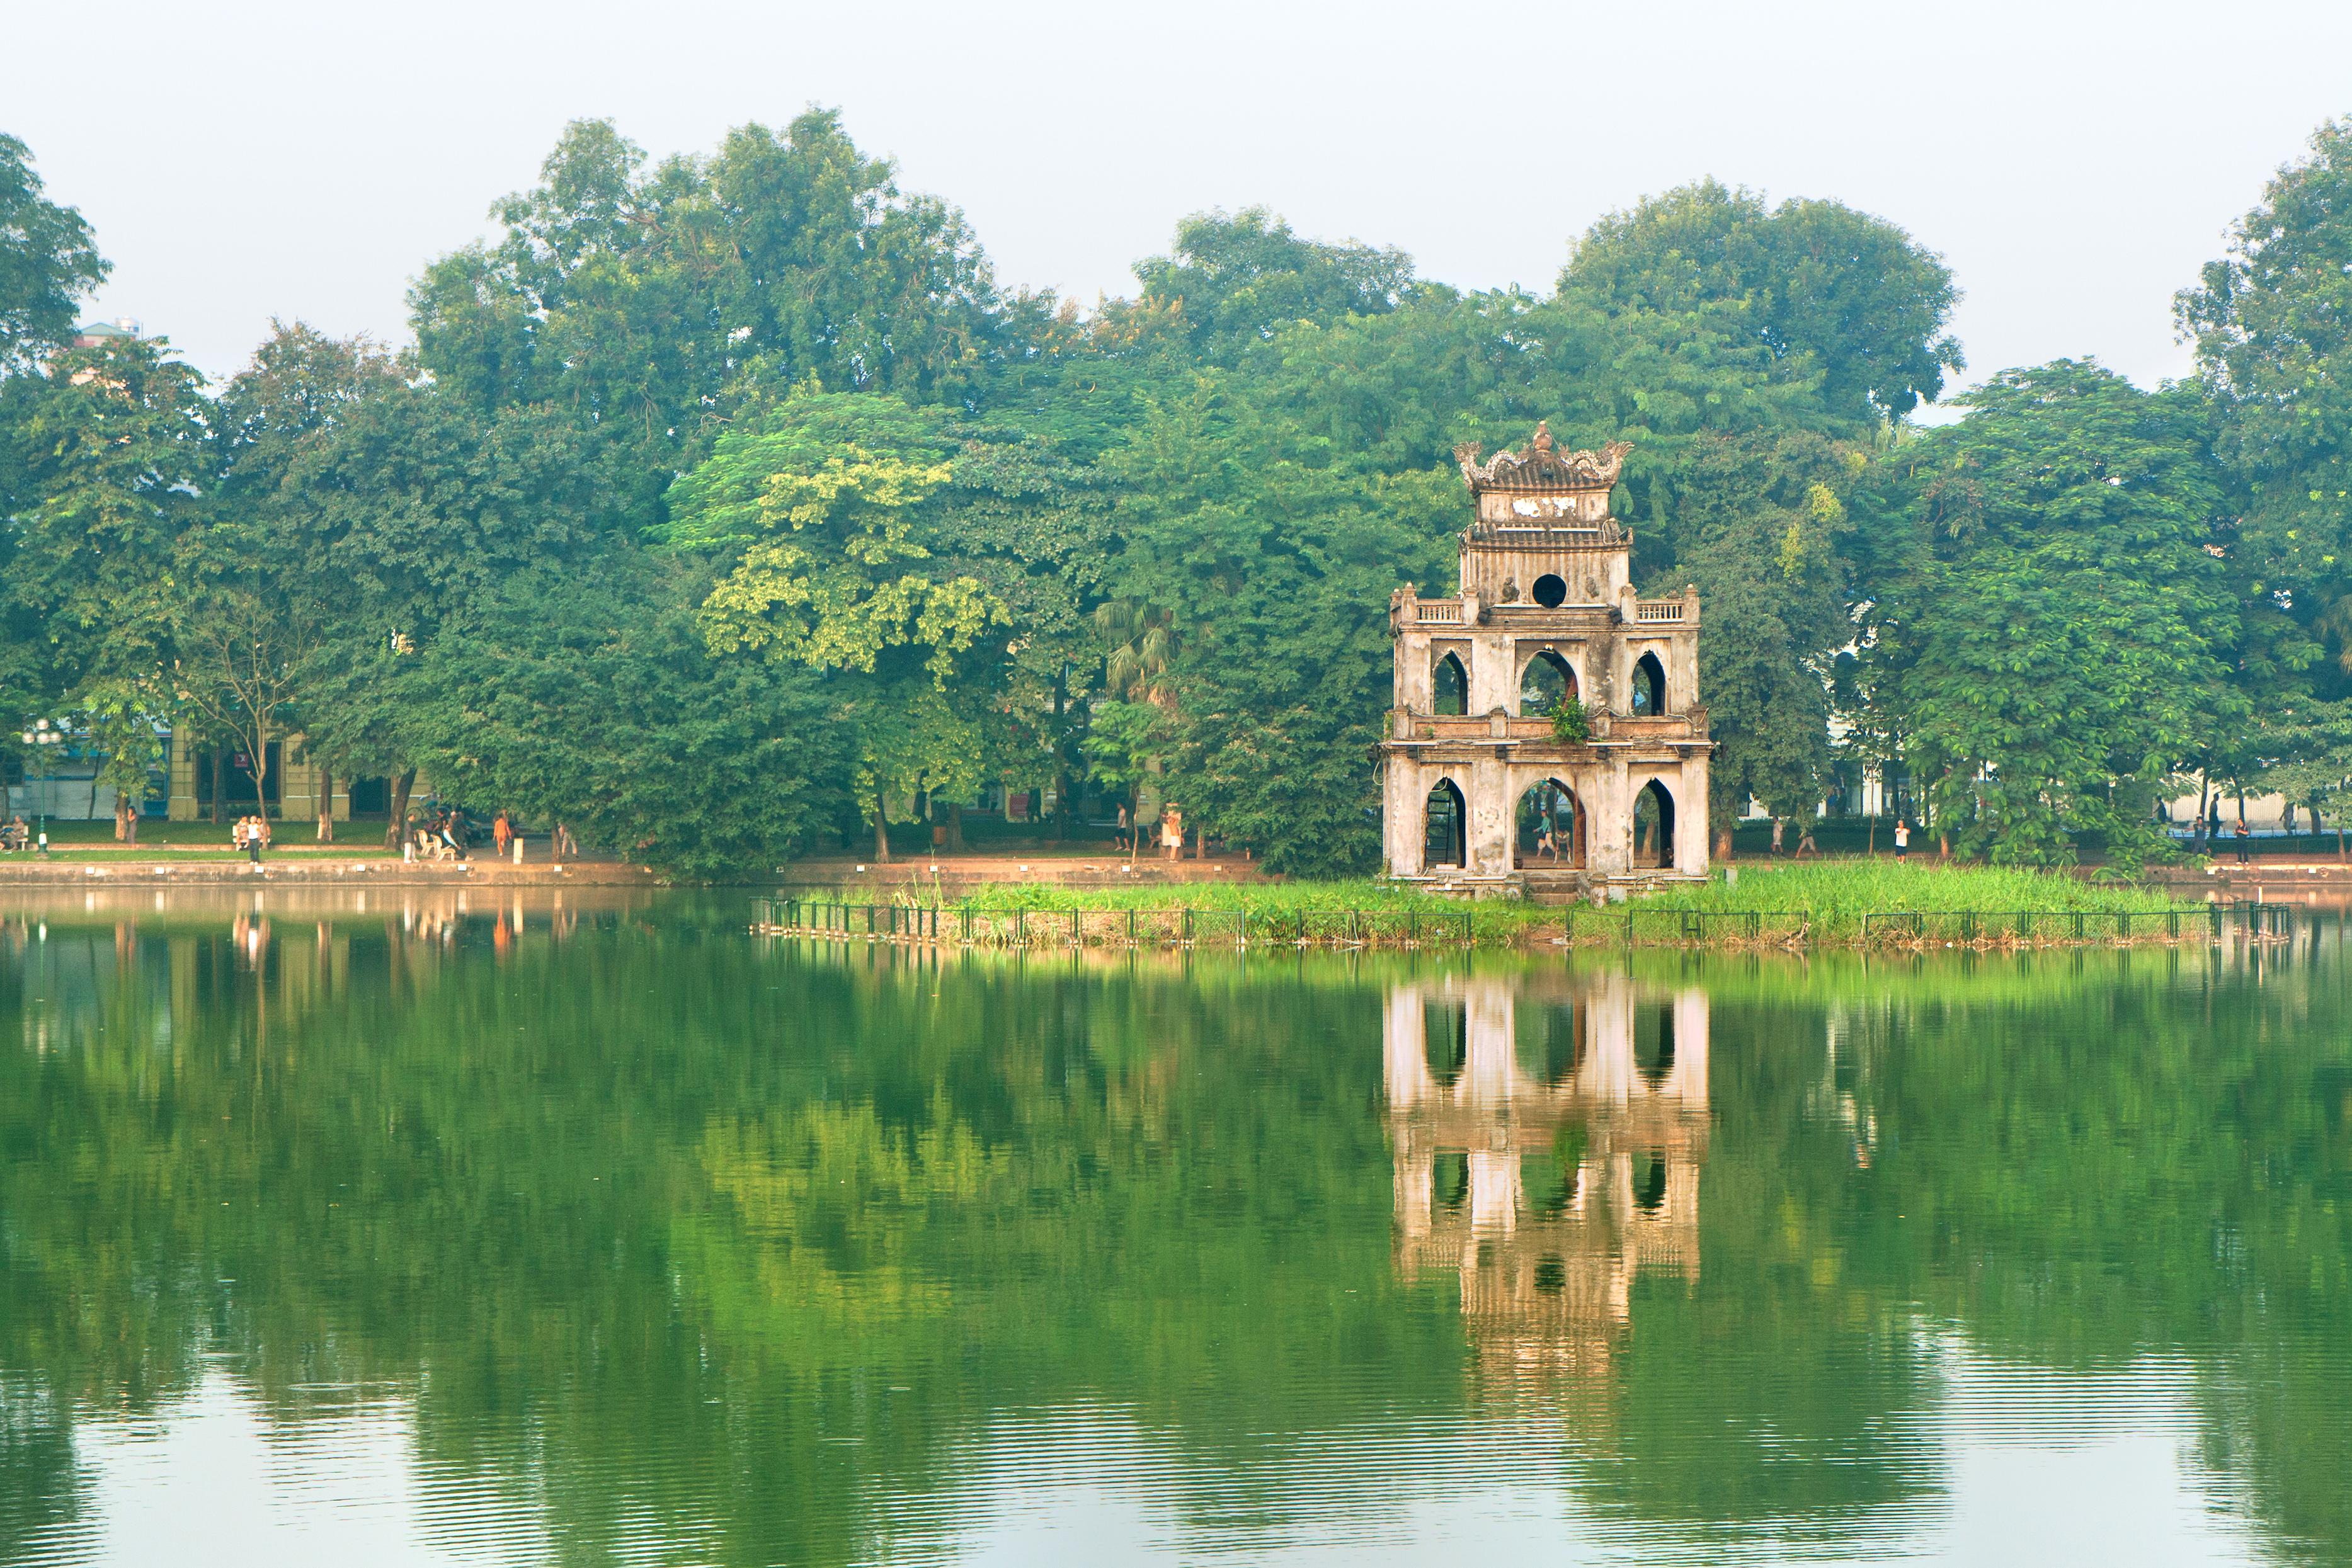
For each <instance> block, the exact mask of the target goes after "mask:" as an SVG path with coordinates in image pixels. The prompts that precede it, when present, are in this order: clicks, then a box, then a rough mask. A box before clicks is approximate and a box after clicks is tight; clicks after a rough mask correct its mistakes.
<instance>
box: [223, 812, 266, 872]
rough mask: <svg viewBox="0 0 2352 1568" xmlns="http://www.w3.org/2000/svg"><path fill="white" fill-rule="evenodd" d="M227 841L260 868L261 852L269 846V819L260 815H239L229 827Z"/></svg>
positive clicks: (255, 867)
mask: <svg viewBox="0 0 2352 1568" xmlns="http://www.w3.org/2000/svg"><path fill="white" fill-rule="evenodd" d="M228 841H229V842H230V843H231V844H233V845H235V846H236V850H237V852H239V853H240V854H242V855H244V856H245V857H246V859H247V860H248V861H250V862H253V867H254V869H255V870H256V871H258V870H260V869H261V852H262V851H264V850H266V849H268V847H269V819H268V818H267V817H262V816H251V817H239V818H238V819H237V820H236V822H235V823H234V824H233V825H232V826H231V827H230V828H229V831H228Z"/></svg>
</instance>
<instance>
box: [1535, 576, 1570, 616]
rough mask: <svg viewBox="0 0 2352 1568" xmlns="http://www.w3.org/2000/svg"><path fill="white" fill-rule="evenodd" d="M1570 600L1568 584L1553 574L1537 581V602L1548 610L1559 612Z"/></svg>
mask: <svg viewBox="0 0 2352 1568" xmlns="http://www.w3.org/2000/svg"><path fill="white" fill-rule="evenodd" d="M1567 598H1568V584H1567V583H1565V582H1563V581H1561V580H1559V577H1557V576H1555V575H1554V574H1553V573H1551V572H1549V571H1548V572H1545V573H1544V574H1543V575H1542V576H1541V577H1539V578H1537V579H1536V602H1537V603H1538V604H1540V605H1542V606H1543V607H1544V608H1545V609H1546V610H1557V609H1559V607H1560V603H1561V601H1564V600H1566V599H1567Z"/></svg>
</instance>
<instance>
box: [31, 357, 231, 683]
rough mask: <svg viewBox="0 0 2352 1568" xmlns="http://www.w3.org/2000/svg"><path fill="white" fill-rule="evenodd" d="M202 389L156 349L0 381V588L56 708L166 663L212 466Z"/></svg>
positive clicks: (67, 360) (182, 365) (71, 362)
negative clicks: (0, 513) (1, 542)
mask: <svg viewBox="0 0 2352 1568" xmlns="http://www.w3.org/2000/svg"><path fill="white" fill-rule="evenodd" d="M203 393H204V382H203V378H202V377H200V376H199V375H198V374H197V373H196V371H194V369H193V368H191V367H190V366H189V365H188V364H187V363H186V362H185V361H181V360H179V359H176V358H174V357H173V355H172V353H171V351H170V347H169V345H168V344H166V343H164V342H163V340H160V339H130V340H110V341H109V342H107V343H104V344H102V345H100V346H99V347H97V348H92V349H74V350H67V351H65V352H64V353H62V354H60V355H58V356H57V357H56V358H55V359H54V360H52V361H50V363H49V364H48V366H47V368H46V370H44V371H41V372H39V373H34V374H26V375H19V376H10V377H8V378H6V380H5V381H0V444H5V454H0V495H5V512H6V515H7V518H8V521H9V525H10V527H9V530H8V533H9V538H8V540H7V546H8V548H7V553H6V556H5V564H0V579H5V587H6V591H7V595H8V598H9V601H10V604H11V613H12V619H13V620H14V621H15V622H16V625H17V627H18V628H19V629H20V634H23V635H25V636H26V637H27V639H28V640H29V641H30V642H31V643H32V646H33V650H34V652H33V653H31V655H30V660H31V662H32V663H34V664H37V671H38V673H37V674H30V673H29V672H28V673H27V674H26V676H25V677H23V678H24V679H26V681H27V682H28V683H29V684H30V685H33V686H35V687H36V688H37V689H38V690H40V691H42V692H44V693H46V694H47V695H48V698H49V700H52V701H57V702H64V701H67V700H68V699H69V695H70V694H72V693H75V692H77V691H80V690H83V689H85V688H86V687H90V686H91V685H93V684H94V683H100V682H109V681H129V682H138V681H144V680H150V679H152V678H153V677H154V676H155V675H156V674H157V673H158V672H159V671H160V670H161V669H162V668H163V666H164V664H166V663H167V662H168V660H169V658H170V652H171V622H172V613H173V598H174V593H175V587H174V583H175V578H174V570H175V559H174V553H175V551H176V549H177V548H178V541H179V538H180V536H181V534H182V532H183V531H184V529H185V528H189V527H191V526H193V524H194V521H195V519H196V517H197V516H198V514H199V512H200V510H201V508H202V507H203V506H204V505H205V500H204V497H205V496H206V495H208V493H209V491H210V488H211V486H212V483H213V480H214V477H215V456H214V453H213V451H212V448H211V443H210V440H209V435H208V428H209V421H210V417H211V413H212V408H211V405H210V404H209V402H207V401H206V400H205V397H204V395H203Z"/></svg>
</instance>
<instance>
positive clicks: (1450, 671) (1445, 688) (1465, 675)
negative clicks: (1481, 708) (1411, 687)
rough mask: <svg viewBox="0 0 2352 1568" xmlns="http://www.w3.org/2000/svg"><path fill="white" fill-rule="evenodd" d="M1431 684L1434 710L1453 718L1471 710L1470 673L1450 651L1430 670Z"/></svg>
mask: <svg viewBox="0 0 2352 1568" xmlns="http://www.w3.org/2000/svg"><path fill="white" fill-rule="evenodd" d="M1429 685H1430V689H1431V694H1432V700H1433V704H1434V706H1433V711H1434V712H1436V713H1438V714H1440V715H1443V716H1448V717H1453V718H1459V717H1461V716H1463V715H1464V714H1466V713H1468V712H1469V711H1470V674H1469V672H1468V671H1466V670H1465V669H1463V667H1462V661H1461V660H1460V659H1458V658H1455V657H1454V655H1453V654H1451V653H1448V654H1446V655H1445V656H1444V658H1442V659H1440V660H1438V661H1437V667H1436V668H1435V669H1434V670H1433V671H1431V672H1430V679H1429Z"/></svg>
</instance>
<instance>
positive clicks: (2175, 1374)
mask: <svg viewBox="0 0 2352 1568" xmlns="http://www.w3.org/2000/svg"><path fill="white" fill-rule="evenodd" d="M116 896H118V897H121V899H122V902H121V904H120V906H119V907H118V906H115V905H110V904H107V903H105V902H103V900H102V899H101V898H100V896H99V895H96V894H93V895H91V896H90V897H89V898H83V897H81V896H79V895H76V896H74V897H73V898H72V899H70V900H69V901H68V902H62V903H58V904H51V905H49V906H47V908H46V909H44V908H43V907H41V906H38V905H26V904H19V905H16V906H13V907H10V908H8V909H6V910H5V911H0V915H5V923H4V924H0V1014H5V1026H4V1027H5V1035H0V1040H5V1044H0V1270H5V1272H0V1561H5V1562H7V1563H20V1562H35V1563H49V1562H61V1563H70V1562H85V1561H95V1562H119V1563H159V1562H178V1563H188V1562H220V1563H239V1564H248V1565H249V1564H257V1563H333V1564H335V1565H336V1568H356V1565H359V1564H370V1563H428V1562H451V1563H537V1562H551V1561H561V1562H563V1563H606V1562H614V1563H623V1562H625V1563H726V1564H737V1563H743V1564H751V1563H819V1564H830V1563H854V1562H868V1561H890V1562H910V1563H914V1562H939V1561H952V1562H992V1563H1121V1562H1129V1561H1178V1560H1181V1561H1193V1560H1199V1559H1203V1558H1217V1557H1225V1558H1230V1559H1231V1560H1234V1561H1236V1562H1259V1561H1267V1560H1276V1559H1283V1560H1287V1559H1319V1560H1323V1561H1338V1560H1345V1561H1348V1562H1350V1563H1353V1562H1360V1561H1362V1562H1394V1563H1418V1562H1429V1563H1440V1562H1444V1563H1458V1562H1462V1561H1465V1560H1469V1561H1475V1560H1477V1557H1478V1555H1479V1554H1480V1553H1491V1552H1500V1551H1510V1550H1513V1549H1517V1550H1520V1551H1522V1552H1534V1553H1538V1554H1539V1556H1538V1557H1536V1558H1533V1559H1529V1560H1535V1561H1544V1562H1571V1563H1573V1562H1623V1563H1632V1562H1639V1563H1654V1562H1665V1561H1675V1560H1680V1561H1690V1562H1710V1563H1711V1562H1719V1561H1725V1560H1736V1559H1749V1560H1789V1561H1821V1560H1841V1559H1843V1560H1858V1561H1878V1560H1884V1559H1889V1558H1895V1557H1903V1556H1918V1557H1925V1558H1928V1559H1937V1560H1946V1561H1958V1562H1982V1563H2015V1562H2051V1563H2059V1562H2066V1563H2074V1562H2094V1561H2128V1562H2134V1563H2174V1562H2244V1561H2257V1560H2261V1561H2270V1560H2277V1559H2283V1558H2284V1559H2297V1560H2314V1561H2344V1560H2346V1559H2347V1555H2352V1414H2347V1412H2352V1333H2347V1331H2348V1330H2352V1126H2347V1119H2352V949H2345V948H2340V947H2338V946H2337V945H2336V932H2335V928H2334V927H2333V926H2328V927H2325V928H2323V930H2322V932H2321V934H2320V937H2319V939H2318V940H2317V941H2315V942H2313V941H2309V940H2305V942H2302V943H2299V944H2298V945H2297V946H2294V947H2293V948H2291V949H2289V950H2287V951H2286V952H2284V953H2280V954H2274V955H2271V956H2265V957H2263V958H2262V959H2260V960H2259V961H2257V960H2256V959H2254V958H2253V957H2252V956H2248V955H2246V954H2244V953H2243V952H2242V951H2241V952H2232V953H2228V954H2216V953H2212V952H2209V951H2208V950H2206V949H2204V948H2201V947H2200V948H2195V949H2189V950H2185V951H2181V952H2178V953H2171V952H2139V953H2134V954H2128V955H2116V954H2085V955H2080V956H2075V955H2044V956H2037V957H2033V958H2031V959H2024V960H2013V959H1998V960H1995V959H1984V960H1973V961H1971V960H1967V959H1960V958H1953V959H1948V960H1938V961H1928V962H1924V963H1922V962H1912V961H1907V960H1906V961H1893V962H1889V961H1874V962H1871V963H1868V964H1865V963H1864V962H1862V961H1860V960H1858V959H1855V958H1852V957H1829V958H1818V959H1816V960H1814V961H1813V962H1811V963H1810V964H1806V963H1801V962H1796V961H1790V960H1782V961H1763V960H1756V959H1745V958H1698V957H1684V956H1676V955H1655V954H1652V955H1637V956H1633V958H1631V959H1630V960H1628V959H1625V958H1623V957H1620V958H1617V959H1615V960H1602V961H1595V960H1591V959H1579V960H1577V961H1575V962H1573V963H1563V962H1560V961H1551V962H1538V963H1527V964H1521V963H1515V962H1502V961H1490V960H1484V959H1481V960H1478V961H1475V962H1466V963H1465V962H1461V961H1441V960H1437V959H1433V958H1432V959H1422V960H1418V961H1413V960H1408V959H1402V958H1375V957H1364V958H1360V959H1353V960H1350V959H1347V958H1333V957H1317V958H1308V959H1303V960H1302V959H1299V958H1297V957H1287V958H1286V957H1281V956H1254V957H1252V958H1251V959H1249V960H1248V961H1247V962H1239V961H1236V960H1234V959H1233V958H1231V957H1230V956H1228V957H1224V958H1211V957H1207V956H1203V957H1201V958H1198V959H1196V960H1194V961H1193V962H1192V963H1190V964H1189V965H1188V964H1185V963H1182V962H1180V961H1176V960H1173V959H1170V958H1165V957H1146V958H1140V959H1136V958H1124V957H1121V958H1097V957H1090V958H1087V959H1086V960H1083V961H1073V960H1072V959H1070V958H1068V957H1066V956H1063V957H1058V958H1057V957H1043V958H1041V957H1034V956H1033V957H1030V958H1028V959H1026V960H1025V961H1022V960H1009V959H1004V958H996V957H989V958H963V957H958V956H949V957H948V958H946V959H945V960H944V961H940V960H936V959H918V958H913V957H910V956H907V955H905V954H897V953H888V952H883V953H876V952H869V951H866V950H864V949H862V948H861V949H856V950H852V951H848V952H843V951H842V950H840V949H835V948H828V947H822V946H812V945H803V944H800V943H795V942H782V941H776V940H772V939H763V938H757V937H753V936H747V935H745V934H744V932H743V924H742V922H743V915H744V911H743V909H742V908H741V907H740V905H734V904H726V903H721V902H698V901H693V900H688V899H677V900H672V901H668V902H660V901H654V902H646V901H639V902H637V903H635V904H615V905H606V906H599V905H597V904H594V903H593V901H587V902H583V901H581V900H580V899H578V898H576V897H575V900H574V902H573V904H572V905H571V906H570V907H568V908H563V909H558V908H556V907H554V906H552V905H551V904H548V903H543V902H541V903H532V904H527V905H524V906H521V907H519V908H517V907H496V906H493V905H492V904H488V902H486V901H483V900H480V899H477V900H476V901H475V902H474V904H473V905H472V906H471V907H470V908H461V907H460V906H459V903H458V901H457V896H456V895H444V894H432V893H427V892H424V891H421V890H419V891H411V892H408V893H406V894H403V893H402V892H400V891H398V890H392V889H383V890H379V891H378V893H377V894H375V895H374V896H373V898H372V899H370V900H361V899H359V898H357V897H356V896H355V895H353V896H346V897H344V898H341V899H340V900H338V899H332V898H327V897H324V896H321V897H319V898H317V899H315V900H312V901H308V902H306V901H304V900H303V899H302V898H301V897H299V895H293V894H282V893H278V892H272V893H271V894H268V895H267V896H266V897H265V898H262V899H259V900H256V899H254V898H251V897H240V898H233V899H222V900H215V901H213V902H205V901H203V900H200V899H187V900H184V901H183V902H179V903H173V904H166V905H165V906H163V907H160V908H159V907H156V906H155V904H154V900H153V898H152V895H148V896H146V897H144V898H143V899H142V897H140V896H138V895H130V894H119V895H116Z"/></svg>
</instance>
